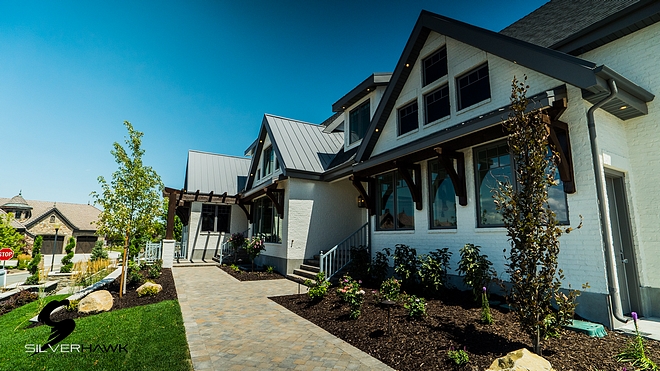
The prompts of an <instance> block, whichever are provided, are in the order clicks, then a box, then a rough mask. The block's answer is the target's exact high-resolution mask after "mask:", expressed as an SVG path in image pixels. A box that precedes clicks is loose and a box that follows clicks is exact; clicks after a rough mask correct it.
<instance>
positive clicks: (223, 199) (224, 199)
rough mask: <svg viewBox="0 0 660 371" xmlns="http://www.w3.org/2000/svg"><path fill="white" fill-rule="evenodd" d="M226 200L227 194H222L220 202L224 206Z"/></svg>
mask: <svg viewBox="0 0 660 371" xmlns="http://www.w3.org/2000/svg"><path fill="white" fill-rule="evenodd" d="M226 200H227V192H225V193H223V194H222V201H221V202H222V203H223V204H224V203H225V201H226Z"/></svg>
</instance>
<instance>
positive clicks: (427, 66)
mask: <svg viewBox="0 0 660 371" xmlns="http://www.w3.org/2000/svg"><path fill="white" fill-rule="evenodd" d="M436 69H439V71H437V70H436ZM431 72H432V73H431ZM447 73H448V66H447V46H446V45H443V46H442V47H440V48H439V49H438V50H436V51H435V52H433V53H432V54H431V55H429V56H428V57H426V58H424V59H423V60H422V87H424V86H427V85H429V84H431V83H433V82H435V81H438V80H440V79H441V78H442V77H444V76H447Z"/></svg>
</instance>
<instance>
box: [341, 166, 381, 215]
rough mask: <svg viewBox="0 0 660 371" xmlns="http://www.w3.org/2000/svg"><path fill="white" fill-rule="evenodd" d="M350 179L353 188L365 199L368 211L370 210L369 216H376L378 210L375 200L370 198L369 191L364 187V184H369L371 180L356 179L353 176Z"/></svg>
mask: <svg viewBox="0 0 660 371" xmlns="http://www.w3.org/2000/svg"><path fill="white" fill-rule="evenodd" d="M348 179H349V180H350V181H351V183H352V184H353V187H355V189H357V191H358V193H359V194H360V196H362V198H363V199H364V202H365V204H366V205H367V210H369V215H374V213H375V210H376V208H375V205H374V200H373V198H372V197H370V196H369V193H368V192H367V190H365V189H364V186H363V185H362V182H367V184H369V179H359V178H356V177H355V176H354V175H351V176H350V177H349V178H348Z"/></svg>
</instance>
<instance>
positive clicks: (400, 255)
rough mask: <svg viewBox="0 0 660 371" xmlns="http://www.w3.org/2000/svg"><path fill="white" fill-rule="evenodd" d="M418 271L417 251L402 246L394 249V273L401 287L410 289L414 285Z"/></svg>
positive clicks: (399, 245)
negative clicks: (401, 284)
mask: <svg viewBox="0 0 660 371" xmlns="http://www.w3.org/2000/svg"><path fill="white" fill-rule="evenodd" d="M417 270H418V261H417V250H415V249H413V248H412V247H410V246H408V245H404V244H397V245H395V247H394V273H396V275H397V276H398V277H399V279H401V281H403V282H402V283H403V285H404V286H406V287H408V288H412V287H414V286H415V285H416V283H417V282H416V279H417Z"/></svg>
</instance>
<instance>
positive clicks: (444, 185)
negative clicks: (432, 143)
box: [428, 160, 456, 229]
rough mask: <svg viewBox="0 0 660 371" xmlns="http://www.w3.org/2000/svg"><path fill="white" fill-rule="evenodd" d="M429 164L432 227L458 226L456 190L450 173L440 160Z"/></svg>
mask: <svg viewBox="0 0 660 371" xmlns="http://www.w3.org/2000/svg"><path fill="white" fill-rule="evenodd" d="M428 166H429V191H430V192H431V194H430V197H429V202H430V207H429V213H430V215H431V218H430V228H432V229H436V228H456V192H455V191H454V184H453V183H452V182H451V179H450V178H449V174H448V173H447V171H446V170H445V168H444V166H442V165H441V164H440V161H439V160H431V161H429V163H428Z"/></svg>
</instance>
